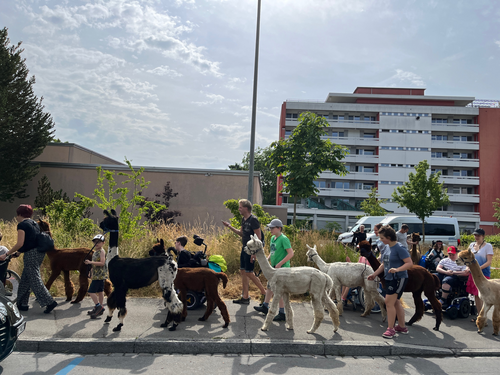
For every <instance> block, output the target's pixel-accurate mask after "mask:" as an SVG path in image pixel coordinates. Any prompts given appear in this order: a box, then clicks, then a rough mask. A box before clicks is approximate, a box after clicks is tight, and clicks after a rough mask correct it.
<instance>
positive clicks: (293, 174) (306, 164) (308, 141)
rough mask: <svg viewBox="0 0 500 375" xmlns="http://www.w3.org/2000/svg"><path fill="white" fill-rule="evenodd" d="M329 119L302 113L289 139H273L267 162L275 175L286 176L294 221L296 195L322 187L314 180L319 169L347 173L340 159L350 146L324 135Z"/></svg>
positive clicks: (299, 196) (315, 192)
mask: <svg viewBox="0 0 500 375" xmlns="http://www.w3.org/2000/svg"><path fill="white" fill-rule="evenodd" d="M328 126H329V125H328V121H326V120H325V119H324V118H323V117H322V116H317V115H315V114H314V113H311V112H305V113H302V114H301V115H300V116H299V124H298V125H297V127H296V128H295V129H294V131H293V133H292V135H291V136H290V137H289V138H288V139H281V140H279V141H277V142H273V143H272V144H271V147H272V149H273V151H272V153H271V155H269V159H268V161H267V165H269V167H270V169H271V170H272V171H273V172H274V173H275V174H276V175H282V176H283V191H284V192H287V193H289V194H290V195H291V196H293V198H294V205H293V224H294V225H295V219H296V213H297V198H307V197H310V196H312V195H316V194H317V192H318V191H319V190H318V189H317V188H316V186H315V185H314V181H315V180H316V179H317V178H318V177H319V175H320V173H321V172H323V171H325V170H330V171H331V172H333V173H336V174H338V175H341V176H344V175H345V174H346V173H347V169H346V168H345V166H344V164H343V163H342V162H341V160H342V159H343V158H344V157H345V156H346V154H347V152H348V151H347V149H346V148H345V147H343V146H339V145H336V144H332V143H331V142H330V140H328V139H321V137H323V136H325V135H326V134H327V133H326V131H325V128H326V127H328Z"/></svg>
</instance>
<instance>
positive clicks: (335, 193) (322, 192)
mask: <svg viewBox="0 0 500 375" xmlns="http://www.w3.org/2000/svg"><path fill="white" fill-rule="evenodd" d="M370 191H371V189H365V190H362V189H333V188H320V189H319V193H318V196H320V197H336V198H368V194H369V193H370Z"/></svg>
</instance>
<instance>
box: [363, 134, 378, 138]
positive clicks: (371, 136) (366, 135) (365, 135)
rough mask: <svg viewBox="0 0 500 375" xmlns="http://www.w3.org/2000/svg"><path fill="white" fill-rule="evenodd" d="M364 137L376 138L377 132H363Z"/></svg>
mask: <svg viewBox="0 0 500 375" xmlns="http://www.w3.org/2000/svg"><path fill="white" fill-rule="evenodd" d="M363 138H375V133H363Z"/></svg>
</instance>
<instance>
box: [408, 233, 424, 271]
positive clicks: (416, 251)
mask: <svg viewBox="0 0 500 375" xmlns="http://www.w3.org/2000/svg"><path fill="white" fill-rule="evenodd" d="M420 240H421V238H420V233H413V234H412V235H411V241H412V242H417V243H414V244H413V245H412V246H411V251H410V255H411V261H412V262H413V264H415V265H417V266H418V265H419V263H420V258H422V254H420V244H419V243H418V242H420Z"/></svg>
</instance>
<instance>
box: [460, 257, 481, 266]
mask: <svg viewBox="0 0 500 375" xmlns="http://www.w3.org/2000/svg"><path fill="white" fill-rule="evenodd" d="M459 258H460V260H461V261H462V262H464V264H465V265H466V266H468V265H470V264H474V263H477V260H476V258H474V260H473V261H472V262H466V261H465V260H464V258H462V257H459Z"/></svg>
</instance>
